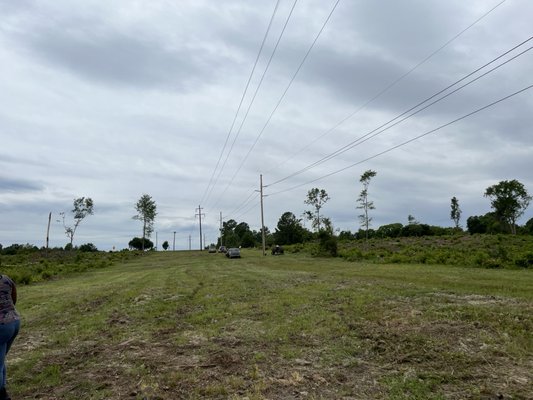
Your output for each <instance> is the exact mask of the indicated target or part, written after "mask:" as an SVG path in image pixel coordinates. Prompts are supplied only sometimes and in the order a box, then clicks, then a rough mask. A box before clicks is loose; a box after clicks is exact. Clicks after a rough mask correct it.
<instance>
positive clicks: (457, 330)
mask: <svg viewBox="0 0 533 400" xmlns="http://www.w3.org/2000/svg"><path fill="white" fill-rule="evenodd" d="M17 307H18V310H19V311H20V313H21V314H22V316H23V321H22V323H23V325H22V328H21V332H20V335H19V337H18V338H17V340H16V342H15V344H14V346H13V348H12V352H11V353H10V354H9V356H8V377H9V388H10V392H11V393H12V396H13V398H14V399H67V400H68V399H72V400H74V399H250V400H252V399H500V398H503V399H531V398H532V393H533V373H532V371H533V336H532V332H533V330H532V328H533V271H532V270H506V269H496V270H493V269H480V268H461V267H456V266H454V267H445V266H434V265H403V264H395V265H377V264H373V265H370V264H364V263H355V262H346V261H343V260H341V259H338V258H337V259H320V258H311V257H308V256H305V255H303V254H287V255H285V256H279V257H273V256H268V257H262V256H261V255H260V252H257V251H253V250H249V251H246V250H243V258H242V259H236V260H229V259H226V258H225V257H223V256H222V255H220V254H208V253H207V252H175V253H172V252H168V253H163V252H158V253H150V254H146V255H142V256H138V257H131V258H129V259H126V260H123V261H121V262H117V263H115V264H113V265H111V266H108V267H106V268H99V269H94V270H89V271H86V272H82V273H79V274H73V275H68V276H66V277H63V278H61V279H56V280H51V281H45V282H41V283H37V284H33V285H28V286H19V303H18V304H17Z"/></svg>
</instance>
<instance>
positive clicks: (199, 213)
mask: <svg viewBox="0 0 533 400" xmlns="http://www.w3.org/2000/svg"><path fill="white" fill-rule="evenodd" d="M196 210H198V214H195V216H198V218H199V219H200V251H202V250H203V249H204V247H203V246H202V215H203V216H204V217H205V214H202V210H203V208H202V207H200V206H199V205H198V208H197V209H196Z"/></svg>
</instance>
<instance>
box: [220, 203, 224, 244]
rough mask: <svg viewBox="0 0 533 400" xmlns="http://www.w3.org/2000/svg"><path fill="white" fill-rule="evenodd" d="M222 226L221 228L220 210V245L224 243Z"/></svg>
mask: <svg viewBox="0 0 533 400" xmlns="http://www.w3.org/2000/svg"><path fill="white" fill-rule="evenodd" d="M222 228H223V225H222V211H220V245H221V246H222V245H223V244H224V242H223V241H222Z"/></svg>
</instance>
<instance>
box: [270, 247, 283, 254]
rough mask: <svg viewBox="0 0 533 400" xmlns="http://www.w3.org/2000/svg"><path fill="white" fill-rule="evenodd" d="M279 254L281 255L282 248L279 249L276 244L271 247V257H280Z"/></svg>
mask: <svg viewBox="0 0 533 400" xmlns="http://www.w3.org/2000/svg"><path fill="white" fill-rule="evenodd" d="M281 254H283V247H281V246H280V245H279V244H277V245H275V246H274V247H272V255H273V256H278V255H281Z"/></svg>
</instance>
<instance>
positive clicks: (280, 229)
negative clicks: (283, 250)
mask: <svg viewBox="0 0 533 400" xmlns="http://www.w3.org/2000/svg"><path fill="white" fill-rule="evenodd" d="M274 235H275V238H276V243H277V244H295V243H302V242H303V241H304V237H305V228H304V227H303V226H302V223H301V220H300V219H298V218H296V215H294V214H293V213H291V212H290V211H287V212H285V213H283V214H282V216H281V217H280V218H279V220H278V225H277V227H276V231H275V233H274Z"/></svg>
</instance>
